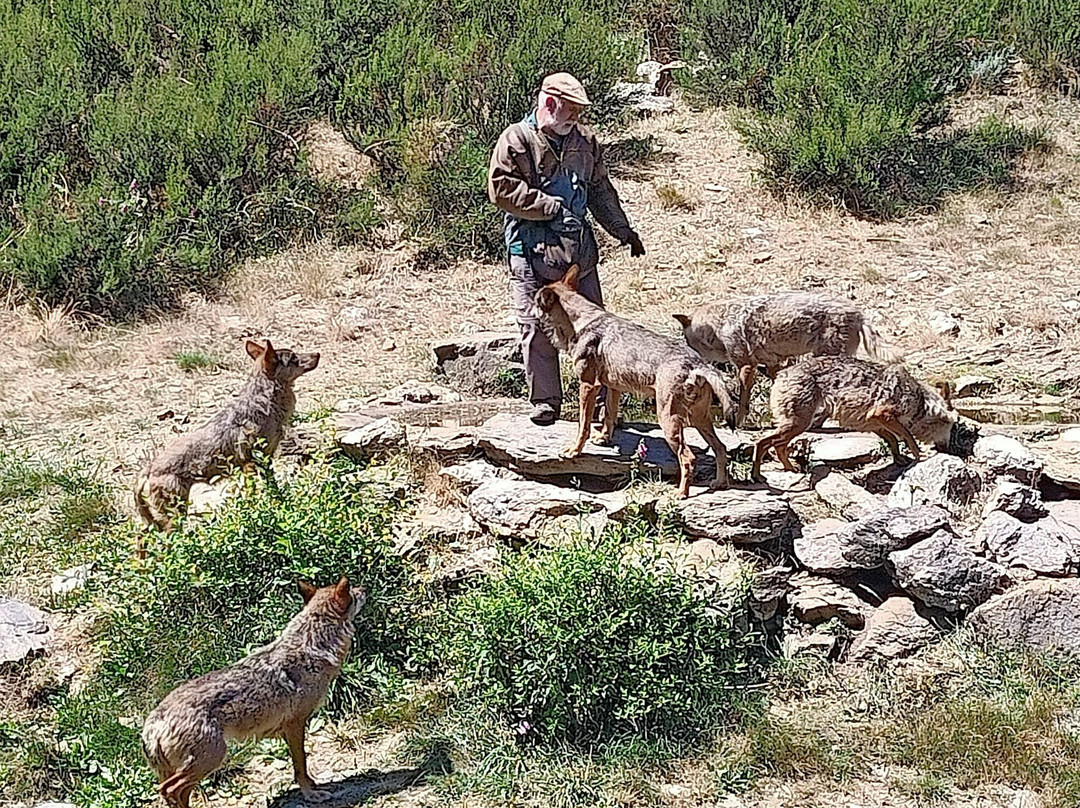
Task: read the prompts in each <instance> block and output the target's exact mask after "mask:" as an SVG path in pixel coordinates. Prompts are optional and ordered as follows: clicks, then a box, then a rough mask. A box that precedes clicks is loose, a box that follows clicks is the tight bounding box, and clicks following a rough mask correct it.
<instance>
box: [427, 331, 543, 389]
mask: <svg viewBox="0 0 1080 808" xmlns="http://www.w3.org/2000/svg"><path fill="white" fill-rule="evenodd" d="M432 352H433V353H434V355H435V372H436V373H437V374H439V375H441V376H443V377H444V378H446V379H447V381H448V382H449V384H450V386H452V387H453V388H454V389H456V390H463V391H466V392H470V393H483V394H489V395H498V394H502V393H503V392H504V391H505V388H506V386H507V383H508V381H509V380H512V381H513V383H514V384H523V383H524V381H525V367H524V365H523V364H522V359H521V335H520V334H518V333H517V332H509V331H508V332H494V331H481V332H479V333H476V334H472V335H471V336H468V337H464V338H459V339H453V340H447V341H443V342H438V343H435V344H434V345H432Z"/></svg>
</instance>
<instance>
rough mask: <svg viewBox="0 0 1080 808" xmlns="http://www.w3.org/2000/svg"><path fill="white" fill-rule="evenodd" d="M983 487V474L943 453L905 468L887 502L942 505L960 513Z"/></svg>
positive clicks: (912, 504) (907, 506) (909, 505)
mask: <svg viewBox="0 0 1080 808" xmlns="http://www.w3.org/2000/svg"><path fill="white" fill-rule="evenodd" d="M980 487H981V482H980V480H979V476H978V475H977V474H976V473H975V472H973V471H972V470H971V469H969V468H968V467H967V464H966V463H964V461H963V460H961V459H960V458H959V457H954V456H953V455H948V454H941V453H939V454H935V455H932V456H930V457H928V458H927V459H926V460H923V461H922V462H919V463H916V464H915V465H913V466H910V467H908V468H907V469H905V470H904V472H903V473H902V474H901V475H900V477H899V478H898V479H897V481H896V482H895V483H894V484H893V487H892V490H891V491H889V495H888V497H887V502H888V504H889V505H892V506H894V507H898V508H910V507H914V506H917V505H940V506H941V507H943V508H945V509H946V510H948V511H949V513H951V514H953V515H956V514H958V513H960V512H961V511H962V510H963V509H964V508H966V507H967V506H968V505H970V504H971V501H972V500H973V499H974V498H975V495H976V494H977V493H978V492H979V488H980Z"/></svg>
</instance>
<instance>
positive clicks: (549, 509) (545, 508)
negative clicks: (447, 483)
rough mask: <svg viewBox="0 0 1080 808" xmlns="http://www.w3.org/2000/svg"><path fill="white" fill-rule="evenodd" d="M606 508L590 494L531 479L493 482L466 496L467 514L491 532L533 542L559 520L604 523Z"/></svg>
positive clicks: (608, 509) (592, 523)
mask: <svg viewBox="0 0 1080 808" xmlns="http://www.w3.org/2000/svg"><path fill="white" fill-rule="evenodd" d="M609 511H610V506H609V504H608V503H606V502H605V501H604V500H603V499H601V498H600V497H598V496H595V495H593V494H586V493H583V492H581V491H575V490H573V489H570V488H560V487H559V486H556V485H549V484H547V483H540V482H535V481H532V480H517V479H498V478H496V479H493V480H487V481H486V482H484V483H482V484H481V485H480V486H479V487H477V489H476V490H475V491H473V492H472V493H471V494H470V495H469V513H471V514H472V516H473V518H474V519H475V520H476V521H477V522H479V523H480V525H482V526H483V527H484V528H486V529H487V530H488V531H490V532H491V533H494V534H495V535H497V536H507V537H511V538H522V539H535V538H540V537H541V536H543V535H546V534H547V533H548V531H549V530H551V529H555V528H557V526H558V520H559V519H560V518H561V517H575V518H578V517H588V516H590V515H596V516H598V517H600V519H599V521H597V520H596V519H586V523H587V524H589V525H594V524H595V525H598V526H600V525H602V523H603V522H606V521H607V516H608V513H609Z"/></svg>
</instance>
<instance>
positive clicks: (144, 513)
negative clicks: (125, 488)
mask: <svg viewBox="0 0 1080 808" xmlns="http://www.w3.org/2000/svg"><path fill="white" fill-rule="evenodd" d="M149 485H150V480H149V478H148V477H146V476H145V475H143V476H142V477H139V479H138V481H137V482H136V483H135V488H134V489H133V491H132V493H133V494H134V495H135V510H136V511H138V513H139V518H140V519H142V520H143V522H145V523H146V524H148V525H156V524H157V523H158V520H157V519H155V518H154V512H153V511H152V510H151V509H150V502H149V500H148V499H147V488H148V487H149Z"/></svg>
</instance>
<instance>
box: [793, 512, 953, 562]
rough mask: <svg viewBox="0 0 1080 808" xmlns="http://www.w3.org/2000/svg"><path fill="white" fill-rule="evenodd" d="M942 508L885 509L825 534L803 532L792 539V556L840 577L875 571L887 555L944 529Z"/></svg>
mask: <svg viewBox="0 0 1080 808" xmlns="http://www.w3.org/2000/svg"><path fill="white" fill-rule="evenodd" d="M948 524H949V515H948V513H946V512H945V511H944V510H943V509H942V508H938V507H935V506H932V505H923V506H919V507H917V508H886V509H884V510H882V511H879V512H877V513H874V514H871V515H870V516H867V517H864V518H862V519H859V520H858V521H856V522H851V523H848V524H843V525H841V526H840V527H838V528H836V529H835V530H832V531H829V532H821V533H819V532H817V531H810V532H808V531H805V530H804V531H803V533H802V535H801V536H796V538H795V556H796V557H797V558H798V559H799V561H800V562H802V564H803V565H804V566H805V567H807V568H808V569H810V570H812V571H814V572H820V573H824V574H826V575H844V574H847V573H850V572H854V571H856V570H869V569H876V568H877V567H881V566H883V565H884V564H885V560H886V559H887V558H888V557H889V554H890V553H892V552H894V551H896V550H902V549H904V548H907V547H910V546H911V545H913V544H915V542H917V541H919V540H921V539H925V538H927V537H928V536H931V535H933V534H934V533H936V532H938V531H939V530H942V529H943V528H946V527H948Z"/></svg>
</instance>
